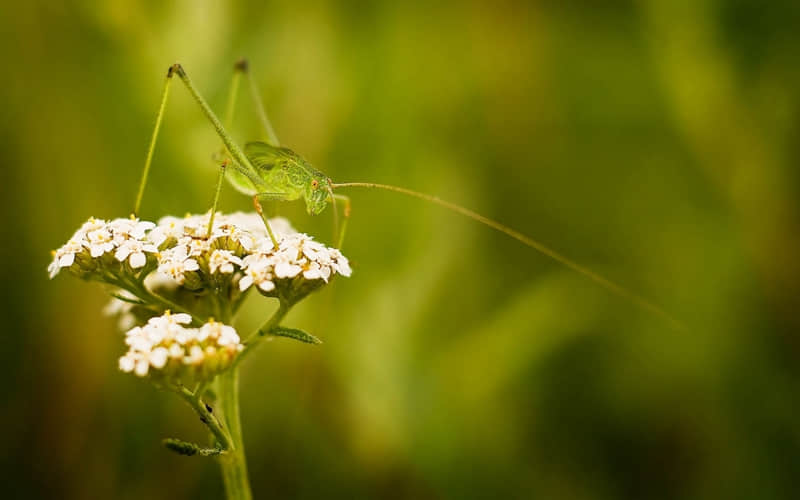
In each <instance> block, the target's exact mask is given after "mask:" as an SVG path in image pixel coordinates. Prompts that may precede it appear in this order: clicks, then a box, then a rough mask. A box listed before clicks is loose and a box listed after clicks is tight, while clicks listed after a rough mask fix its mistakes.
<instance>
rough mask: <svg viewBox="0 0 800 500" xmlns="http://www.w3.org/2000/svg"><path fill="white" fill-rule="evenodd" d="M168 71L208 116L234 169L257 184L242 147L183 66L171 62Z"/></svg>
mask: <svg viewBox="0 0 800 500" xmlns="http://www.w3.org/2000/svg"><path fill="white" fill-rule="evenodd" d="M169 71H170V75H172V74H176V75H178V78H180V79H181V81H182V82H183V84H184V86H186V89H187V90H188V91H189V94H191V96H192V98H193V99H194V100H195V102H196V103H197V105H198V106H200V109H201V110H202V111H203V114H204V115H205V116H206V118H208V121H210V122H211V125H213V126H214V130H216V131H217V135H218V136H219V138H220V139H222V142H223V144H225V149H227V150H228V153H229V154H230V156H231V158H232V159H233V166H234V167H235V168H236V170H237V171H239V172H241V173H242V175H244V176H245V177H247V178H248V180H250V182H251V183H252V184H253V186H259V185H260V184H261V182H262V181H261V178H260V177H259V175H258V172H257V171H256V169H255V168H254V167H253V165H252V164H251V163H250V160H248V159H247V156H245V154H244V152H243V151H242V148H240V147H239V145H238V144H236V142H235V141H234V140H233V138H232V137H231V136H230V134H228V132H227V131H226V130H225V127H223V126H222V123H220V121H219V118H217V115H215V114H214V111H212V110H211V107H210V106H209V105H208V103H207V102H206V100H205V99H203V97H202V96H201V95H200V93H199V92H198V91H197V88H195V86H194V84H193V83H192V80H191V79H190V78H189V75H187V74H186V71H184V69H183V67H182V66H181V65H180V64H173V65H172V66H171V67H170V70H169Z"/></svg>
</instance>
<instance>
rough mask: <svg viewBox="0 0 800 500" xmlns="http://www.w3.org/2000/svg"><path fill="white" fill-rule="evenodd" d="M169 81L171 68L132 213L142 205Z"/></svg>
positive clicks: (167, 94)
mask: <svg viewBox="0 0 800 500" xmlns="http://www.w3.org/2000/svg"><path fill="white" fill-rule="evenodd" d="M170 83H172V68H170V69H169V71H168V72H167V81H166V82H165V83H164V90H163V91H162V92H161V105H160V106H159V107H158V115H156V125H155V128H153V136H152V137H151V138H150V146H149V147H148V148H147V158H146V159H145V161H144V169H143V170H142V180H141V181H140V182H139V191H138V192H137V194H136V202H135V203H134V205H133V214H134V215H137V214H138V213H139V207H141V205H142V197H143V196H144V187H145V186H146V185H147V176H148V174H149V173H150V165H151V164H152V162H153V151H154V150H155V148H156V139H157V138H158V131H159V129H160V128H161V119H162V118H164V108H166V107H167V97H168V96H169V87H170Z"/></svg>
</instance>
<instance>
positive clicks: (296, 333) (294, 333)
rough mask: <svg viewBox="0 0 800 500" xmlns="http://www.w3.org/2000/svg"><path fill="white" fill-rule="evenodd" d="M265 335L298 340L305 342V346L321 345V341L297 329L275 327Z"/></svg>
mask: <svg viewBox="0 0 800 500" xmlns="http://www.w3.org/2000/svg"><path fill="white" fill-rule="evenodd" d="M267 335H272V336H273V337H286V338H290V339H295V340H299V341H300V342H305V343H306V344H321V343H322V341H321V340H320V339H318V338H317V337H315V336H313V335H311V334H310V333H306V332H304V331H303V330H299V329H297V328H286V327H283V326H276V327H275V328H272V329H271V330H269V333H268V334H267Z"/></svg>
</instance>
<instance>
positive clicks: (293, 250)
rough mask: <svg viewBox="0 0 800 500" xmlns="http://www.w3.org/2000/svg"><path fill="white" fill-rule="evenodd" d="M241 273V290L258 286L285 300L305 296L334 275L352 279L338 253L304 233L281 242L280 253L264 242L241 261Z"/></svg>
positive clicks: (343, 258)
mask: <svg viewBox="0 0 800 500" xmlns="http://www.w3.org/2000/svg"><path fill="white" fill-rule="evenodd" d="M242 269H243V270H244V273H245V276H244V278H242V279H241V280H240V281H239V289H240V290H242V291H244V290H247V289H248V288H250V287H251V286H256V287H257V288H258V289H259V291H261V292H262V293H264V294H267V295H278V296H283V297H286V296H287V294H300V295H302V294H303V292H306V293H307V291H310V290H312V289H314V288H316V287H318V286H321V285H322V284H323V283H327V282H328V280H329V279H330V278H331V276H333V275H334V274H341V275H342V276H350V274H351V272H352V270H351V269H350V264H349V262H348V261H347V258H346V257H345V256H344V255H342V253H341V252H340V251H339V250H337V249H335V248H328V247H326V246H325V245H323V244H321V243H318V242H316V241H314V240H313V239H312V238H311V237H310V236H308V235H306V234H302V233H294V234H291V235H288V236H286V237H284V238H282V239H281V240H280V243H279V247H278V248H277V249H276V248H274V246H273V245H272V244H271V243H270V242H269V241H268V240H266V241H263V242H262V244H261V245H260V246H259V248H258V249H256V250H254V251H252V252H249V253H248V255H246V256H245V257H244V258H243V259H242Z"/></svg>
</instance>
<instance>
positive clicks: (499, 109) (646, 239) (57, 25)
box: [0, 0, 800, 499]
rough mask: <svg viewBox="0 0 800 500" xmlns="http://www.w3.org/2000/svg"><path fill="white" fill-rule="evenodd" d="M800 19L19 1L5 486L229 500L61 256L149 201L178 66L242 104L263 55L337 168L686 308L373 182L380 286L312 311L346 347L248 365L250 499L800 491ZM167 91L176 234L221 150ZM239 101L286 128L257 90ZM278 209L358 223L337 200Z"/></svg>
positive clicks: (366, 236)
mask: <svg viewBox="0 0 800 500" xmlns="http://www.w3.org/2000/svg"><path fill="white" fill-rule="evenodd" d="M601 3H602V4H603V6H600V4H601ZM799 25H800V4H798V3H797V2H793V1H788V0H787V1H785V2H778V1H776V2H769V3H768V4H767V3H764V2H759V1H756V0H730V1H723V0H717V1H710V0H702V1H674V2H673V1H669V0H664V1H646V0H642V1H624V0H620V1H614V2H590V1H573V2H556V1H542V2H535V3H513V2H502V3H499V2H487V3H472V2H433V3H422V4H417V5H415V4H411V3H405V2H391V1H387V2H382V3H376V4H364V3H361V2H345V3H327V2H311V3H304V4H303V5H298V3H288V4H273V3H265V2H256V1H251V2H232V3H223V2H200V1H182V2H159V1H150V2H98V3H89V2H81V3H74V4H73V5H71V6H67V5H65V4H62V3H61V2H50V1H44V0H42V1H29V2H16V3H13V4H11V3H10V2H3V5H2V7H0V50H1V51H2V53H3V59H2V60H3V63H4V67H5V70H4V77H3V78H2V84H0V109H2V121H0V127H2V128H1V129H0V151H2V153H3V166H2V169H0V172H2V197H0V199H2V207H3V225H2V228H3V229H2V230H3V233H4V234H3V242H4V243H3V245H2V249H3V254H4V259H3V262H4V265H3V266H2V267H0V273H2V279H3V285H4V286H3V287H2V293H3V300H2V303H3V307H4V311H3V318H4V321H5V325H6V326H5V327H4V330H5V332H4V335H3V338H2V351H1V352H0V356H1V358H0V361H2V370H3V375H4V380H5V383H4V384H3V388H2V398H1V399H0V401H2V411H1V412H0V425H2V429H3V430H4V433H3V444H2V446H0V449H2V452H0V457H2V463H1V464H0V470H1V471H2V472H0V474H2V476H0V481H2V484H3V485H4V488H5V491H4V494H3V497H4V498H9V497H19V498H64V499H86V498H119V499H134V498H135V499H141V498H148V499H162V498H163V499H167V498H170V499H172V498H220V496H221V494H222V485H221V479H220V477H219V473H218V470H217V467H216V464H215V463H214V462H213V461H212V460H209V459H200V458H184V457H180V456H177V455H174V454H171V453H169V452H168V451H166V450H165V449H164V448H162V446H161V445H160V440H161V438H163V437H166V436H176V437H181V438H184V439H195V440H200V439H202V436H203V429H202V428H201V426H200V424H199V423H198V422H196V420H195V417H194V416H193V415H192V413H191V411H190V410H189V408H188V407H186V406H185V405H183V404H182V403H181V402H180V401H178V400H177V398H175V397H173V396H171V395H169V394H165V393H160V392H157V391H156V390H154V389H153V388H152V387H150V386H149V385H147V384H145V383H143V382H142V381H140V380H138V379H136V378H135V377H131V376H129V375H124V374H122V373H120V372H119V371H118V370H117V368H116V360H117V357H118V356H119V355H120V354H121V353H122V352H123V351H124V346H123V343H122V340H121V339H122V336H121V333H119V332H118V331H117V330H116V328H115V324H114V320H112V319H111V318H106V317H103V316H102V315H101V313H100V311H101V309H102V307H103V306H104V304H105V303H106V301H107V294H106V292H105V291H104V290H103V289H101V287H100V286H99V285H95V284H84V283H81V282H78V281H77V280H75V279H73V278H70V277H69V276H68V275H65V276H59V277H58V279H56V280H54V281H52V282H50V281H48V279H47V274H46V272H45V267H46V266H47V264H48V262H49V260H50V254H49V251H50V250H51V249H53V248H57V247H58V246H60V245H61V244H62V243H63V242H64V241H65V240H66V239H67V238H68V237H69V235H70V234H72V232H73V231H74V230H75V229H76V228H77V227H78V225H79V224H80V223H82V222H83V221H84V220H85V219H86V218H87V217H88V216H90V215H94V216H98V217H105V218H110V217H116V216H125V215H126V214H128V213H129V211H130V210H131V208H132V204H133V200H134V196H135V191H136V183H137V182H138V177H139V175H140V169H141V166H142V163H143V160H144V156H145V151H146V147H147V142H148V140H149V136H150V133H151V130H152V126H153V123H154V118H155V112H156V108H157V105H158V99H159V94H160V92H161V86H162V83H163V78H164V75H165V72H166V70H167V67H168V66H169V64H171V63H173V62H175V61H180V62H181V63H183V65H184V67H185V68H186V70H187V72H188V73H189V74H190V75H191V76H192V78H193V79H194V81H195V83H196V84H197V85H198V87H199V88H200V89H201V91H202V92H203V93H204V94H205V96H206V97H207V98H208V99H209V101H210V102H211V103H212V105H213V106H214V107H215V108H216V109H217V110H219V111H221V110H222V108H223V105H224V100H225V93H226V90H227V85H228V82H229V79H230V75H231V68H232V65H233V63H234V61H235V60H236V59H237V58H239V57H240V56H243V55H245V56H247V57H249V59H250V62H251V68H252V70H253V73H254V75H255V77H256V79H257V81H258V82H259V88H260V91H261V95H262V96H263V99H264V101H265V103H266V105H267V107H268V110H269V112H270V115H271V118H272V121H273V123H274V125H275V127H276V129H277V132H278V135H279V137H280V138H281V140H282V142H283V143H285V144H286V145H288V146H290V147H292V148H293V149H295V150H297V151H298V152H300V153H301V154H303V155H304V156H305V157H306V158H307V159H309V160H310V161H311V162H312V163H313V164H314V165H316V166H317V167H318V168H320V169H321V170H323V171H325V172H326V173H328V174H329V175H330V176H331V177H332V178H333V179H334V180H335V181H339V182H342V181H375V182H385V183H391V184H398V185H401V186H406V187H410V188H413V189H418V190H421V191H425V192H430V193H435V194H438V195H440V196H442V197H444V198H445V199H449V200H452V201H456V202H459V203H463V204H464V205H466V206H468V207H471V208H474V209H476V210H477V211H479V212H481V213H483V214H486V215H487V216H490V217H492V218H495V219H497V220H500V221H502V222H504V223H507V224H508V225H510V226H512V227H514V228H516V229H519V230H521V231H523V232H525V233H526V234H529V235H531V236H533V237H535V238H537V239H540V240H542V241H544V242H546V243H547V244H549V245H551V246H553V247H554V248H556V249H558V250H560V251H562V252H563V253H565V254H566V255H568V256H570V257H572V258H574V259H576V260H578V261H580V262H582V263H585V264H587V265H588V266H590V267H591V268H593V269H594V270H596V271H598V272H600V273H602V274H605V275H607V276H609V277H611V278H613V279H615V280H617V281H619V282H620V283H622V284H624V285H625V286H627V287H630V288H631V289H633V290H636V291H639V292H641V293H642V294H644V295H646V296H647V297H650V298H652V299H653V300H654V301H656V302H657V303H659V304H662V305H663V306H664V307H665V308H666V309H667V310H669V311H670V312H671V313H673V314H674V315H676V316H678V317H680V318H681V319H683V320H684V321H685V322H686V323H688V324H689V325H690V327H689V329H688V330H687V331H674V330H671V329H670V328H669V326H668V325H667V324H665V323H664V321H662V320H661V319H659V318H658V317H656V316H653V315H650V314H647V313H646V312H642V311H641V310H639V309H637V308H636V307H635V306H634V305H633V304H631V303H630V302H626V301H625V300H622V299H620V298H619V297H617V296H615V295H612V294H611V293H609V292H607V291H606V290H604V289H602V288H599V287H598V286H596V285H595V284H594V283H592V282H590V281H588V280H586V279H584V278H582V277H580V276H578V275H576V274H574V273H572V272H570V271H568V270H565V269H564V268H562V267H560V266H559V265H558V264H556V263H554V262H552V261H550V260H548V259H546V258H544V257H543V256H541V255H539V254H537V253H535V252H533V251H531V250H529V249H528V248H526V247H524V246H522V245H520V244H519V243H517V242H515V241H513V240H511V239H509V238H507V237H505V236H503V235H501V234H499V233H495V232H493V231H491V230H489V229H487V228H485V227H482V226H480V225H477V224H475V223H473V222H471V221H469V220H467V219H463V218H460V217H458V216H456V215H453V214H451V213H448V212H446V211H444V210H442V209H440V208H438V207H436V206H432V205H427V204H424V203H422V202H419V201H417V200H412V199H406V198H403V197H401V196H399V195H395V194H392V193H384V192H369V191H355V190H353V191H351V192H349V193H348V194H350V195H351V196H352V198H353V202H354V215H353V218H352V221H351V226H350V231H349V235H348V240H347V241H346V244H345V248H344V251H345V253H346V255H348V256H349V257H350V259H351V261H352V262H353V264H354V267H355V269H356V272H355V273H354V275H353V277H352V278H350V279H340V280H337V281H336V282H335V284H334V285H333V286H331V287H328V289H326V290H325V291H324V292H323V293H320V294H318V295H316V296H313V297H312V298H310V299H309V300H307V301H306V302H304V303H303V304H301V305H300V306H299V307H297V308H296V309H295V310H294V311H293V312H292V314H291V316H290V318H289V323H290V324H291V325H292V326H299V327H303V328H306V329H308V330H309V331H311V332H313V333H315V334H316V335H318V336H320V337H322V338H323V339H324V340H325V342H326V343H325V344H324V345H322V346H319V347H310V346H307V345H300V344H296V343H293V342H292V341H289V340H278V341H275V342H273V343H271V344H268V345H266V347H265V348H263V349H262V350H261V351H260V352H259V353H258V354H257V355H256V356H254V357H253V358H252V359H249V360H248V362H247V363H246V364H245V366H244V368H243V381H242V390H243V410H242V414H243V421H244V431H245V439H246V442H247V456H248V459H249V466H250V474H251V477H252V482H253V489H254V492H255V494H256V497H257V498H269V497H273V498H320V497H331V498H337V497H341V498H565V499H571V498H575V499H578V498H581V499H583V498H591V499H595V498H597V499H608V498H683V499H701V498H702V499H707V498H726V499H730V498H766V499H771V498H792V497H793V496H794V495H796V494H797V487H798V486H797V479H798V473H800V400H799V399H798V393H799V391H798V382H800V364H798V358H799V357H800V342H798V332H799V331H800V328H799V327H800V313H798V310H800V309H799V308H798V306H800V259H798V256H800V251H799V250H800V231H799V229H800V224H799V223H798V222H799V221H800V204H798V202H797V200H798V191H799V190H800V171H799V170H798V158H799V157H800V148H798V142H797V141H798V137H799V136H798V133H800V94H798V90H797V89H800V65H798V63H797V61H798V56H799V55H800V30H798V29H797V27H798V26H799ZM243 89H244V87H243ZM171 95H172V98H171V101H170V103H169V106H168V110H167V114H166V117H165V121H164V126H163V129H162V130H163V132H162V135H161V138H160V142H159V144H158V147H157V150H156V156H155V163H154V170H153V174H152V177H151V183H150V185H149V187H148V191H147V193H146V195H145V199H144V210H143V216H144V217H145V218H149V219H155V218H158V217H159V216H161V215H165V214H175V215H180V214H183V213H185V212H202V211H205V210H206V209H207V208H208V206H209V203H210V200H211V197H212V192H213V184H214V180H215V175H216V170H215V166H214V164H213V163H212V161H211V159H210V157H211V154H212V153H213V152H214V151H215V150H216V148H217V147H218V144H219V143H218V141H217V139H216V138H215V136H214V133H213V131H212V129H211V127H210V126H209V125H208V124H207V123H206V122H205V121H204V119H203V117H202V115H201V114H200V112H199V111H198V110H197V109H196V107H195V106H194V104H193V103H192V102H191V100H190V98H189V97H188V95H187V93H186V92H185V90H184V89H183V88H182V87H180V86H177V85H176V86H175V87H174V88H173V92H172V94H171ZM237 113H238V118H237V123H236V126H235V127H234V128H233V133H234V134H235V136H236V137H237V138H238V139H239V140H240V141H242V142H244V141H245V140H249V139H257V138H259V133H260V131H259V127H258V122H257V118H256V115H255V113H254V112H253V111H252V108H251V102H250V100H249V97H248V96H247V94H246V93H242V99H241V101H240V106H239V108H238V110H237ZM222 204H223V208H224V209H225V210H234V209H243V210H247V209H249V207H250V204H249V201H248V200H247V199H246V198H245V197H242V196H240V195H238V194H237V193H235V192H234V191H233V190H232V189H230V188H226V189H225V191H224V192H223V200H222ZM280 212H281V214H283V215H286V216H288V217H289V218H290V219H291V220H292V222H293V223H294V225H295V226H296V227H297V228H299V229H300V230H303V231H306V232H309V233H311V234H314V235H316V236H318V237H319V238H320V239H322V240H324V241H330V240H331V236H330V235H331V227H332V219H331V214H330V212H325V213H324V214H322V215H321V216H319V217H316V218H311V217H309V216H307V215H306V214H305V211H304V207H303V206H302V204H301V203H292V204H283V205H281V206H280ZM273 307H274V304H271V303H270V302H269V301H268V300H266V299H260V300H259V299H256V300H253V301H252V302H250V303H249V304H248V307H247V314H246V315H245V316H244V317H243V318H241V323H240V324H241V325H242V327H243V331H248V330H249V327H250V326H252V325H255V324H256V323H257V322H258V321H259V319H260V318H263V317H265V316H266V315H267V314H268V313H269V312H270V311H271V309H272V308H273ZM795 498H796V496H795Z"/></svg>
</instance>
